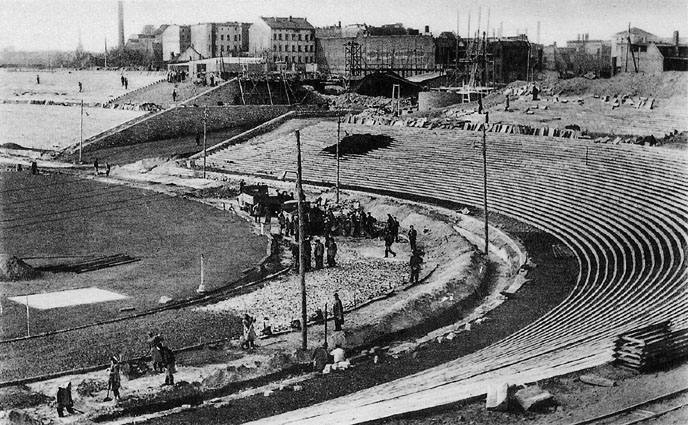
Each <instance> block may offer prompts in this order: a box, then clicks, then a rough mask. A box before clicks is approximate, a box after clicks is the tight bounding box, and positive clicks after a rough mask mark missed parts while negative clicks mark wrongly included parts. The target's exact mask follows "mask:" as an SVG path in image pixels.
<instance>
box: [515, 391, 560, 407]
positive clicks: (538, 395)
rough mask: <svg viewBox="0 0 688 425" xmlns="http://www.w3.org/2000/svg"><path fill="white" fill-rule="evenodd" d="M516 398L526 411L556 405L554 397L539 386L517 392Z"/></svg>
mask: <svg viewBox="0 0 688 425" xmlns="http://www.w3.org/2000/svg"><path fill="white" fill-rule="evenodd" d="M515 398H516V401H518V404H520V405H521V407H523V410H526V411H533V410H540V409H544V408H547V407H549V406H552V405H553V404H554V396H553V395H552V394H551V393H550V392H549V391H545V390H543V389H542V388H540V387H538V386H532V387H526V388H523V389H521V390H518V391H516V394H515Z"/></svg>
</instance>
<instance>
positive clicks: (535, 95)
mask: <svg viewBox="0 0 688 425" xmlns="http://www.w3.org/2000/svg"><path fill="white" fill-rule="evenodd" d="M538 93H540V90H538V88H537V86H536V85H535V84H533V100H538Z"/></svg>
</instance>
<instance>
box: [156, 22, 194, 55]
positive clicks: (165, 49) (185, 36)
mask: <svg viewBox="0 0 688 425" xmlns="http://www.w3.org/2000/svg"><path fill="white" fill-rule="evenodd" d="M161 44H162V60H163V61H165V62H169V61H171V60H173V59H174V58H176V57H177V56H179V54H180V53H181V52H183V51H185V50H186V49H187V48H188V47H189V46H191V28H190V27H189V26H188V25H168V26H167V27H166V28H165V30H164V31H163V32H162V36H161Z"/></svg>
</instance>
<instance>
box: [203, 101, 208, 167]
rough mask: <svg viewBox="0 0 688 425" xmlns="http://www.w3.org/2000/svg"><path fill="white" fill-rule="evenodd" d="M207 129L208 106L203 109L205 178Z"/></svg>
mask: <svg viewBox="0 0 688 425" xmlns="http://www.w3.org/2000/svg"><path fill="white" fill-rule="evenodd" d="M207 127H208V105H206V106H205V108H204V109H203V178H205V157H206V151H205V136H206V129H207Z"/></svg>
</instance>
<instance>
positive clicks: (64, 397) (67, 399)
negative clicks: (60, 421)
mask: <svg viewBox="0 0 688 425" xmlns="http://www.w3.org/2000/svg"><path fill="white" fill-rule="evenodd" d="M56 401H57V416H59V417H63V416H64V410H65V409H67V412H69V413H72V414H73V413H74V400H73V399H72V383H71V382H70V383H69V384H67V386H66V387H65V388H62V387H58V388H57V397H56Z"/></svg>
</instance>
